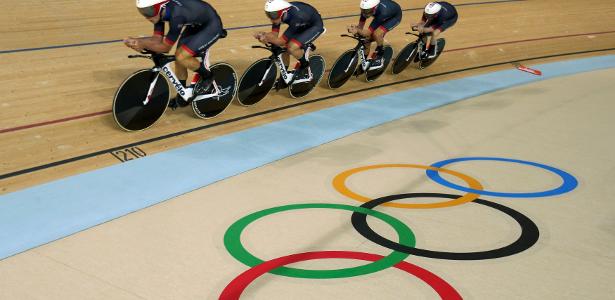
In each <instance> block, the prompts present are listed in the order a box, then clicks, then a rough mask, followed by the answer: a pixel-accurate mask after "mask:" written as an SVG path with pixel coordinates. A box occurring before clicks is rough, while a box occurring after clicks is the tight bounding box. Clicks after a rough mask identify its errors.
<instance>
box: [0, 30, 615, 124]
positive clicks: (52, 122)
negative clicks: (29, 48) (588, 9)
mask: <svg viewBox="0 0 615 300" xmlns="http://www.w3.org/2000/svg"><path fill="white" fill-rule="evenodd" d="M609 33H615V30H611V31H602V32H589V33H577V34H567V35H558V36H549V37H542V38H535V39H526V40H518V41H510V42H500V43H492V44H484V45H478V46H472V47H465V48H457V49H450V50H445V51H443V52H455V51H462V50H469V49H477V48H485V47H492V46H499V45H508V44H518V43H526V42H535V41H544V40H553V39H561V38H568V37H577V36H584V35H600V34H609ZM327 71H329V70H327ZM108 113H111V111H110V110H106V111H100V112H95V113H89V114H84V115H78V116H74V117H68V118H63V119H58V120H53V121H46V122H41V123H34V124H29V125H23V126H19V127H13V128H6V129H0V134H2V133H7V132H14V131H19V130H25V129H30V128H34V127H41V126H45V125H51V124H58V123H63V122H68V121H73V120H78V119H83V118H89V117H94V116H100V115H104V114H108Z"/></svg>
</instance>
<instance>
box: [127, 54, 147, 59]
mask: <svg viewBox="0 0 615 300" xmlns="http://www.w3.org/2000/svg"><path fill="white" fill-rule="evenodd" d="M128 58H147V59H151V58H152V57H151V56H149V55H140V54H135V55H128Z"/></svg>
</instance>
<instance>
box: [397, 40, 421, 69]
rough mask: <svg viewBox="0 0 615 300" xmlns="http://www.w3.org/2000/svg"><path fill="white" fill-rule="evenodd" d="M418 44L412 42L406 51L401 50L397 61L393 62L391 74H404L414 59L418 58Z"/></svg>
mask: <svg viewBox="0 0 615 300" xmlns="http://www.w3.org/2000/svg"><path fill="white" fill-rule="evenodd" d="M416 52H417V51H416V42H412V43H410V44H408V45H406V47H404V49H401V51H400V52H399V54H398V55H397V57H396V58H395V60H394V61H393V66H392V67H391V73H393V74H399V73H401V72H403V71H404V70H405V69H406V67H408V65H409V64H410V63H411V62H412V61H414V57H415V56H416Z"/></svg>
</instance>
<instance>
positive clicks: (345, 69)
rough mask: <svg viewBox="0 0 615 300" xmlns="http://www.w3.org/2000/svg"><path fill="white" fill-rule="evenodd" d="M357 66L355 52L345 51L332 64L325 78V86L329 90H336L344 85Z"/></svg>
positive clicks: (357, 60) (357, 59)
mask: <svg viewBox="0 0 615 300" xmlns="http://www.w3.org/2000/svg"><path fill="white" fill-rule="evenodd" d="M358 64H359V56H358V55H357V51H355V50H347V51H346V52H344V54H342V55H341V56H340V57H339V58H338V59H337V60H336V61H335V63H334V64H333V67H332V68H331V72H329V77H328V78H327V85H328V86H329V88H331V89H337V88H339V87H341V86H342V85H344V84H345V83H346V81H348V79H350V77H352V74H354V71H355V70H356V69H357V65H358Z"/></svg>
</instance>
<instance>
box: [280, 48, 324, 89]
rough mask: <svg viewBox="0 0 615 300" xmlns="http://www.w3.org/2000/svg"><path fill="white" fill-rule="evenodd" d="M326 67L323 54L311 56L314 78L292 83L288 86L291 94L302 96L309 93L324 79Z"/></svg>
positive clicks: (311, 68) (311, 69)
mask: <svg viewBox="0 0 615 300" xmlns="http://www.w3.org/2000/svg"><path fill="white" fill-rule="evenodd" d="M325 68H326V64H325V59H324V58H323V57H322V56H320V55H312V56H310V72H312V80H310V81H308V82H303V83H298V84H291V85H290V86H289V87H288V91H289V92H290V96H291V97H293V98H301V97H305V96H306V95H307V94H309V93H310V92H311V91H312V90H313V89H314V88H315V87H316V86H317V85H318V83H319V82H320V80H321V79H322V76H323V75H324V74H325Z"/></svg>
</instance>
